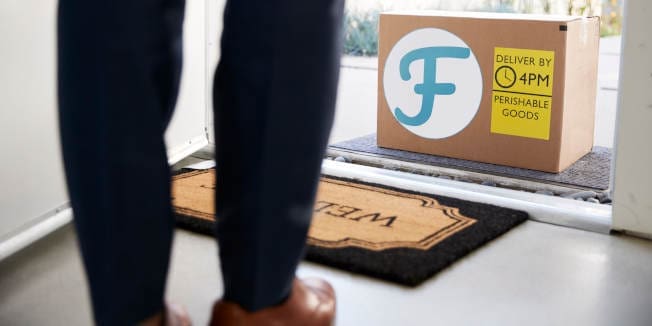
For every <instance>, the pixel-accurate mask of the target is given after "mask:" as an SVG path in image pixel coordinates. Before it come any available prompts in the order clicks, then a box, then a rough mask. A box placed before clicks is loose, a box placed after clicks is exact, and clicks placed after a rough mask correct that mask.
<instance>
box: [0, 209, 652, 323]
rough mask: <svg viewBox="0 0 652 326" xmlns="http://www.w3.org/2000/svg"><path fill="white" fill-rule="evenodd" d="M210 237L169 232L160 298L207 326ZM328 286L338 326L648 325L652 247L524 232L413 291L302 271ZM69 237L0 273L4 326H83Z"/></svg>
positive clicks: (565, 233)
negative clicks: (169, 259) (163, 292)
mask: <svg viewBox="0 0 652 326" xmlns="http://www.w3.org/2000/svg"><path fill="white" fill-rule="evenodd" d="M216 257H217V250H216V246H215V243H214V242H213V240H212V239H211V238H209V237H206V236H202V235H197V234H193V233H190V232H186V231H181V230H180V231H177V232H176V239H175V245H174V249H173V258H172V266H171V270H170V277H169V282H168V297H169V298H170V299H171V300H172V301H176V302H182V303H184V304H185V305H186V306H187V307H188V309H189V311H190V314H191V315H192V317H193V319H194V321H195V323H196V325H205V324H206V322H207V319H208V313H209V309H210V305H211V303H212V301H213V300H214V299H215V298H217V297H218V296H219V295H220V293H221V291H222V285H221V280H220V275H219V273H218V266H219V265H218V262H217V258H216ZM299 275H300V276H315V275H316V276H322V277H325V278H328V279H329V280H330V281H331V282H332V283H333V285H334V286H335V289H336V291H337V294H338V307H337V308H338V316H337V325H388V326H389V325H404V326H406V325H623V326H625V325H640V326H646V325H652V312H651V310H650V308H651V307H652V291H650V289H652V242H651V241H646V240H640V239H635V238H630V237H624V236H609V235H602V234H597V233H591V232H585V231H579V230H575V229H568V228H564V227H558V226H553V225H547V224H542V223H537V222H526V223H525V224H523V225H521V226H519V227H517V228H516V229H515V230H513V231H511V232H509V233H507V234H506V235H504V236H502V237H501V238H499V239H497V240H495V241H493V242H491V243H490V244H488V245H486V246H485V247H482V248H481V249H479V250H477V251H475V252H473V253H472V254H470V255H469V256H467V257H465V258H463V259H461V260H460V261H458V262H457V263H455V264H454V265H452V266H451V267H450V268H448V269H446V270H444V271H442V272H441V273H439V274H438V275H436V276H435V277H433V278H431V279H430V280H428V281H427V282H426V283H424V284H423V285H421V286H419V287H417V288H413V289H412V288H405V287H402V286H397V285H393V284H390V283H386V282H383V281H378V280H374V279H371V278H367V277H363V276H358V275H353V274H350V273H346V272H342V271H339V270H334V269H331V268H327V267H323V266H319V265H315V264H311V263H302V264H301V266H300V269H299ZM88 324H90V312H89V306H88V300H87V295H86V285H85V283H84V280H83V274H82V269H81V263H80V261H79V258H78V254H77V247H76V242H75V239H74V231H73V230H72V228H71V227H66V228H64V229H62V230H60V231H58V232H56V233H55V234H53V235H51V236H49V237H48V238H46V239H44V240H43V241H40V242H38V243H36V244H35V245H33V246H31V247H29V248H28V249H26V250H24V251H23V252H21V253H19V254H18V255H15V256H13V257H11V258H9V259H8V260H6V261H4V262H1V263H0V325H71V326H73V325H88Z"/></svg>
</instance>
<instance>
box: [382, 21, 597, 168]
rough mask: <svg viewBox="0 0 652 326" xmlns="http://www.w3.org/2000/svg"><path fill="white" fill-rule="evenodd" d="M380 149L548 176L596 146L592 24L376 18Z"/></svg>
mask: <svg viewBox="0 0 652 326" xmlns="http://www.w3.org/2000/svg"><path fill="white" fill-rule="evenodd" d="M379 29H380V31H379V53H378V62H379V69H378V86H379V87H378V146H380V147H386V148H394V149H401V150H407V151H412V152H420V153H427V154H435V155H442V156H448V157H455V158H462V159H467V160H473V161H481V162H487V163H495V164H501V165H508V166H514V167H520V168H528V169H535V170H541V171H548V172H559V171H562V170H563V169H565V168H567V167H568V166H570V165H571V164H572V163H574V162H575V161H577V160H578V159H579V158H581V157H582V156H583V155H585V154H587V153H588V152H590V151H591V149H592V146H593V129H594V117H595V97H596V90H597V66H598V43H599V40H600V38H599V18H597V17H589V18H587V17H570V16H541V15H517V14H494V13H468V12H457V13H453V12H389V13H383V14H381V16H380V27H379Z"/></svg>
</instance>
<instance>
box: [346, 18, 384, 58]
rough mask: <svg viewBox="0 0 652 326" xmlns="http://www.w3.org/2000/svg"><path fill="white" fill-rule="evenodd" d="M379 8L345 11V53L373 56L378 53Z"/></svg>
mask: <svg viewBox="0 0 652 326" xmlns="http://www.w3.org/2000/svg"><path fill="white" fill-rule="evenodd" d="M378 15H379V12H378V10H370V11H367V12H351V11H346V12H345V13H344V53H345V54H348V55H363V56H373V55H376V54H377V53H378Z"/></svg>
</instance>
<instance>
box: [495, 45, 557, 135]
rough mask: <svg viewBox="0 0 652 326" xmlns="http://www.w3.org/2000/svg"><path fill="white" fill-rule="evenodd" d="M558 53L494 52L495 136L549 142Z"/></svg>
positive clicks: (506, 49) (512, 50) (498, 49)
mask: <svg viewBox="0 0 652 326" xmlns="http://www.w3.org/2000/svg"><path fill="white" fill-rule="evenodd" d="M554 68H555V52H554V51H543V50H529V49H513V48H500V47H497V48H495V49H494V74H493V92H492V102H491V132H492V133H497V134H505V135H512V136H520V137H528V138H536V139H543V140H548V139H549V138H550V116H551V110H552V85H553V84H552V82H553V79H552V77H553V76H552V75H553V71H554Z"/></svg>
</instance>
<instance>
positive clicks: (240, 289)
mask: <svg viewBox="0 0 652 326" xmlns="http://www.w3.org/2000/svg"><path fill="white" fill-rule="evenodd" d="M342 11H343V1H342V0H315V1H304V0H278V1H270V0H229V1H228V2H227V5H226V9H225V14H224V31H223V33H222V52H221V60H220V63H219V66H218V69H217V73H216V77H215V85H214V87H215V88H214V103H215V109H216V111H215V126H216V133H215V134H216V138H217V157H216V159H217V169H218V172H217V201H216V202H217V216H218V217H217V220H218V221H217V222H218V223H217V232H216V233H217V239H218V241H219V246H220V257H221V261H222V273H223V275H224V284H225V293H224V299H225V300H228V301H232V302H236V303H238V304H240V305H241V306H242V307H244V308H245V309H247V310H249V311H256V310H259V309H262V308H265V307H269V306H271V305H275V304H278V303H280V302H282V301H283V300H284V299H285V298H286V297H287V296H288V295H289V292H290V289H291V286H292V282H293V279H294V273H295V270H296V267H297V264H298V262H299V260H300V259H301V257H302V255H303V250H304V245H305V241H306V234H307V231H308V227H309V226H310V221H311V217H312V211H313V202H314V198H315V193H316V186H317V183H318V178H319V171H320V167H321V160H322V157H323V152H324V149H325V147H326V144H327V141H328V136H329V132H330V128H331V125H332V121H333V112H334V106H335V97H336V92H337V80H338V72H339V58H340V47H341V45H340V44H341V41H340V39H341V35H340V31H341V26H342Z"/></svg>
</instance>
